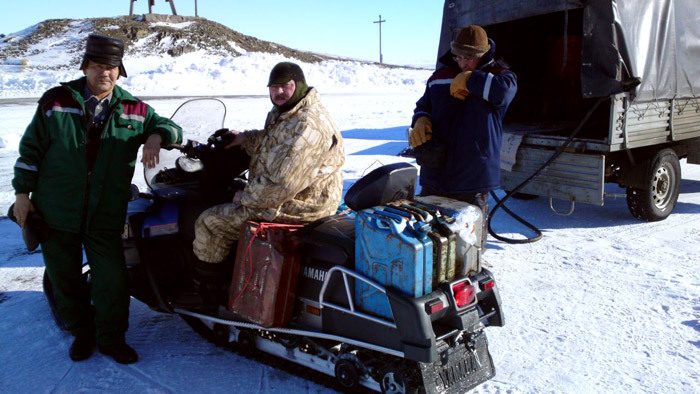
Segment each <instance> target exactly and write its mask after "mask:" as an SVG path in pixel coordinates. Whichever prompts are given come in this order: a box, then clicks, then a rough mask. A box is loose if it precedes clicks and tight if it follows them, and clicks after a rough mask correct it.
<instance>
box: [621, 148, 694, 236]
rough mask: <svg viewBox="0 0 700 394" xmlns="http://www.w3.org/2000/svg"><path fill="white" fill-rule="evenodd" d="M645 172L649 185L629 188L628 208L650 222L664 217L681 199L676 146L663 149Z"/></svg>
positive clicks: (638, 216) (633, 213) (641, 218)
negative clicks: (646, 172)
mask: <svg viewBox="0 0 700 394" xmlns="http://www.w3.org/2000/svg"><path fill="white" fill-rule="evenodd" d="M651 163H652V164H651V167H650V171H649V173H648V174H647V175H646V179H647V181H646V183H647V187H645V188H643V189H638V188H636V187H628V188H627V207H628V208H629V210H630V213H631V214H632V216H634V217H635V218H637V219H640V220H645V221H647V222H656V221H659V220H664V219H666V218H667V217H668V215H670V214H671V212H672V211H673V208H674V207H675V206H676V202H677V201H678V193H679V192H680V188H681V165H680V163H679V161H678V155H676V152H674V151H673V149H662V150H660V151H659V152H657V153H656V155H655V156H654V158H653V159H652V161H651Z"/></svg>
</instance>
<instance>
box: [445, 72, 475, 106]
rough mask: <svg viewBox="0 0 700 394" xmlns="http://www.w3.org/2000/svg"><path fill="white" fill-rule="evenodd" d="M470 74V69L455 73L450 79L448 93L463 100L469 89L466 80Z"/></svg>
mask: <svg viewBox="0 0 700 394" xmlns="http://www.w3.org/2000/svg"><path fill="white" fill-rule="evenodd" d="M471 75H472V72H471V71H465V72H462V73H459V74H457V76H456V77H455V78H454V79H453V80H452V83H451V84H450V94H451V95H452V97H455V98H458V99H460V100H464V99H466V98H467V96H469V90H467V82H468V81H469V77H470V76H471Z"/></svg>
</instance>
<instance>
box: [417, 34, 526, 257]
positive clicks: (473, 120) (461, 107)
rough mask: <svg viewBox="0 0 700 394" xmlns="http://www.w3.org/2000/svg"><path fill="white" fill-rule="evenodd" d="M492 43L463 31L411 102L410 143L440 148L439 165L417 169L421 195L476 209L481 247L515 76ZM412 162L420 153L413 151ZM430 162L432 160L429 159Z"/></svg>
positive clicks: (497, 182)
mask: <svg viewBox="0 0 700 394" xmlns="http://www.w3.org/2000/svg"><path fill="white" fill-rule="evenodd" d="M495 49H496V44H495V43H494V42H493V40H491V39H489V38H488V37H487V35H486V31H484V29H483V28H481V27H480V26H475V25H470V26H466V27H464V28H462V29H461V30H460V31H459V33H458V35H457V37H456V39H455V40H454V41H452V42H451V44H450V51H449V52H447V53H446V54H445V55H443V56H442V57H441V58H440V62H441V63H442V64H443V65H444V67H442V68H439V69H438V70H436V71H435V72H434V73H433V75H432V76H431V77H430V78H429V79H428V83H427V86H426V89H425V93H424V94H423V97H421V98H420V99H419V100H418V102H416V109H415V110H414V114H413V122H412V131H411V133H410V134H409V142H410V144H411V146H412V147H413V148H417V147H419V146H421V145H423V144H425V143H426V142H428V141H429V140H431V139H433V140H435V141H433V142H431V143H432V144H439V145H440V146H442V147H444V149H437V150H431V151H432V152H433V153H432V154H435V152H440V153H439V154H440V155H441V156H443V157H441V158H440V160H437V161H438V162H439V163H437V164H435V165H433V166H430V167H426V166H423V167H422V168H421V174H420V185H421V188H422V191H421V194H422V195H440V196H445V197H450V198H454V199H457V200H461V201H465V202H468V203H470V204H474V205H477V206H479V207H480V208H481V210H482V213H483V216H484V231H483V233H482V247H485V246H486V235H487V228H486V216H487V215H488V192H489V191H491V190H494V189H497V188H498V187H499V186H500V152H501V139H502V133H501V132H502V127H503V124H502V123H503V116H504V115H505V113H506V110H507V109H508V105H509V104H510V102H511V101H512V100H513V97H514V96H515V93H516V91H517V82H516V77H515V74H514V73H513V72H511V71H510V70H508V67H507V65H505V63H503V62H501V61H496V60H494V53H495ZM416 154H417V157H418V156H419V155H420V149H418V150H416ZM433 159H435V158H433Z"/></svg>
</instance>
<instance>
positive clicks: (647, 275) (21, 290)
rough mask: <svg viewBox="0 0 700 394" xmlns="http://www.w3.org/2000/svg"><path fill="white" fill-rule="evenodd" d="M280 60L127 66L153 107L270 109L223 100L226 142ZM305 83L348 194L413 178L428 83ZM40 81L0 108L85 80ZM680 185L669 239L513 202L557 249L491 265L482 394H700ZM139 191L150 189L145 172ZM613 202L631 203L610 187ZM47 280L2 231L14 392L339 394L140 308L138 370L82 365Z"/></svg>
mask: <svg viewBox="0 0 700 394" xmlns="http://www.w3.org/2000/svg"><path fill="white" fill-rule="evenodd" d="M278 60H279V59H276V58H274V57H271V56H270V55H260V56H258V55H255V59H253V56H252V55H251V56H250V57H249V59H248V62H247V63H240V64H239V66H237V67H240V69H239V70H237V71H236V73H237V74H236V73H234V71H232V67H231V65H230V64H229V63H227V61H224V60H221V62H220V63H218V65H217V64H216V63H211V62H210V63H208V65H207V66H205V67H204V68H201V67H195V68H193V65H195V63H196V62H194V61H187V62H188V63H187V62H186V63H184V64H183V63H180V62H179V61H178V63H177V64H171V65H169V66H163V68H162V69H161V68H160V67H161V66H160V65H158V66H157V68H158V70H160V71H158V72H154V71H153V70H154V69H153V66H152V64H155V63H153V61H151V60H148V59H144V61H143V62H142V63H141V62H139V61H138V60H137V59H127V61H126V64H127V70H128V71H129V72H130V75H132V76H131V77H130V78H128V79H126V80H123V83H122V85H123V86H125V87H126V88H127V89H129V90H131V91H132V92H133V93H136V94H139V95H142V96H154V95H179V94H183V95H201V94H205V95H221V94H259V95H263V96H261V97H260V96H258V97H251V96H247V97H227V98H224V102H225V103H226V105H227V107H228V116H227V121H226V126H227V127H229V128H235V129H239V130H241V129H246V128H254V127H255V128H258V127H261V126H262V123H263V121H264V117H265V114H266V111H267V110H268V109H269V107H270V102H269V99H268V98H267V97H265V96H264V94H265V88H264V86H265V81H266V78H267V72H268V71H269V69H270V68H271V67H272V65H273V64H274V63H275V62H276V61H278ZM158 61H162V60H158ZM232 61H233V60H232ZM3 67H7V66H3ZM303 67H304V70H305V71H306V73H307V79H308V81H309V83H310V84H311V85H315V86H317V87H318V88H319V91H320V93H321V95H322V101H323V102H324V103H325V105H326V106H327V107H328V109H329V111H330V112H331V114H332V116H333V117H334V118H335V120H336V122H337V123H338V125H339V126H340V128H341V130H343V136H344V138H345V145H346V157H347V160H346V164H345V167H344V176H345V180H346V182H345V187H346V189H347V187H349V185H351V184H352V182H354V181H355V180H357V179H358V178H359V177H361V176H362V174H364V173H366V172H368V171H369V170H371V169H373V168H375V167H377V166H379V165H381V164H388V163H391V162H396V161H409V162H411V160H410V159H406V158H400V157H397V156H396V153H398V152H399V151H400V150H401V149H402V148H403V147H404V146H405V145H406V136H405V129H406V127H407V126H408V124H409V122H410V116H411V113H412V110H413V105H414V102H415V101H416V99H417V98H418V97H419V96H420V94H421V93H422V89H423V86H422V84H423V83H424V81H425V79H426V78H427V76H428V75H429V72H426V71H410V75H409V74H406V73H409V72H408V71H400V72H399V71H391V70H386V69H379V68H376V67H374V68H372V69H368V68H366V66H362V65H358V64H354V63H338V64H335V65H328V64H321V65H319V66H315V65H303ZM138 70H142V71H138ZM143 70H146V71H143ZM148 70H151V71H148ZM329 70H339V72H338V73H337V74H335V75H334V74H333V73H332V72H331V71H329ZM39 73H40V72H39V71H35V70H34V71H32V70H30V71H26V72H20V71H19V70H15V71H13V74H12V76H8V74H6V73H5V72H4V70H3V72H2V73H1V74H0V82H2V83H1V84H0V86H2V90H0V96H1V97H14V98H19V97H28V96H32V97H36V96H38V95H39V94H40V93H41V90H43V89H44V88H45V87H49V86H52V85H54V84H56V83H57V82H58V81H59V80H65V79H69V78H71V77H74V76H76V75H79V74H78V73H61V72H57V73H49V72H41V75H40V74H39ZM68 74H70V75H68ZM149 75H151V76H152V79H149V78H150V77H149ZM226 75H228V76H226ZM246 75H255V77H252V78H250V79H247V78H246V77H245V76H246ZM132 78H133V79H132ZM343 78H348V80H347V81H346V82H347V86H351V85H350V83H351V82H349V81H350V80H355V81H363V82H362V84H358V85H357V89H355V88H352V89H350V88H349V89H348V91H349V92H350V93H348V92H345V91H344V89H343V88H342V87H343V83H344V82H342V80H343ZM239 80H240V84H239V85H237V83H238V81H239ZM251 80H252V81H254V82H250V81H251ZM144 81H145V82H144ZM366 81H375V82H372V83H375V84H374V85H366V84H367V83H370V82H366ZM380 81H382V82H381V83H380ZM352 83H354V82H352ZM28 86H29V87H28ZM178 86H180V89H179V90H178V88H177V87H178ZM237 86H238V87H237ZM240 86H249V87H250V90H246V89H243V88H240V89H239V87H240ZM352 86H354V85H352ZM183 89H184V93H181V91H182V90H183ZM182 101H183V99H172V98H152V99H150V100H148V102H149V103H150V104H151V105H152V106H154V108H155V109H156V110H157V111H158V112H159V113H160V114H171V113H172V112H173V111H174V109H175V108H176V107H177V106H178V105H179V104H180V103H181V102H182ZM34 109H35V108H34V104H33V102H32V100H2V101H0V212H1V213H4V212H6V211H7V207H8V206H9V204H10V203H11V202H12V200H13V192H12V189H11V186H10V180H11V177H12V166H13V164H14V160H15V159H16V156H17V144H18V142H19V138H20V136H21V134H22V132H23V130H24V128H25V127H26V124H27V123H28V122H29V120H30V118H31V116H32V114H33V111H34ZM188 137H190V138H194V139H200V140H201V139H202V138H203V137H204V135H189V136H188ZM682 171H683V182H682V185H681V195H680V198H679V202H678V205H677V206H676V209H675V212H674V214H672V215H671V216H670V217H669V218H668V219H667V220H665V221H662V222H658V223H642V222H639V221H637V220H635V219H633V218H632V217H631V215H630V214H629V212H628V211H627V207H626V203H625V200H624V198H618V199H615V200H613V199H608V200H606V202H605V206H603V207H595V206H587V205H577V206H576V211H575V212H574V214H573V215H571V216H569V217H562V216H557V215H556V214H554V213H552V212H551V211H550V210H549V207H548V203H547V201H545V200H544V199H542V198H540V199H537V200H534V201H516V200H511V202H509V204H508V206H509V207H510V208H511V209H513V210H514V211H516V212H517V213H519V214H520V215H521V216H523V217H525V218H526V219H529V220H531V221H532V223H533V224H535V225H536V226H537V227H539V228H540V229H542V230H543V232H544V238H543V239H542V240H541V241H539V242H537V243H533V244H528V245H509V244H504V243H501V242H499V241H496V240H494V239H493V238H489V251H488V252H487V253H486V256H485V257H486V259H487V260H488V262H489V264H490V265H492V266H493V272H494V274H495V276H496V279H497V283H498V285H499V286H500V289H501V297H502V303H503V308H504V310H505V316H506V326H505V327H503V328H489V329H487V335H488V337H489V342H490V347H491V353H492V355H493V358H494V362H495V365H496V370H497V375H496V377H495V379H493V380H492V381H489V382H487V383H486V384H484V385H482V386H481V387H479V388H477V389H476V390H475V391H476V392H478V393H493V392H499V393H520V392H527V393H530V392H538V393H539V392H576V393H582V392H585V393H588V392H621V393H626V392H649V393H659V392H667V393H698V392H700V322H699V319H700V269H698V262H700V166H693V165H687V164H686V163H685V162H683V163H682ZM135 181H136V182H137V183H142V182H141V179H140V170H137V171H136V177H135ZM608 191H609V192H611V193H618V194H619V193H623V191H622V190H619V189H617V188H616V187H612V186H611V187H609V190H608ZM500 194H501V195H502V194H503V193H502V192H500ZM492 204H493V202H492ZM493 224H494V229H495V230H496V231H497V232H499V233H504V235H511V236H515V234H516V233H519V232H520V231H521V230H522V229H521V227H519V226H518V225H517V223H515V222H514V221H512V220H510V219H509V218H508V217H506V216H504V214H503V213H502V212H501V213H498V214H497V215H496V216H495V218H494V222H493ZM42 272H43V263H42V260H41V255H40V254H38V253H29V254H28V253H26V251H24V249H23V244H22V241H21V236H20V232H19V230H18V228H17V227H16V226H15V225H14V224H13V223H11V222H10V221H9V220H8V219H7V218H5V217H2V218H0V316H2V318H0V332H1V333H2V335H1V336H0V365H1V366H2V367H0V392H6V393H17V392H57V393H64V392H151V393H180V392H183V393H184V392H192V393H198V392H265V393H267V392H278V391H284V392H289V393H308V392H322V391H327V389H326V388H324V387H321V386H318V385H316V384H314V383H312V382H309V381H307V380H306V379H304V377H303V376H293V375H290V374H288V373H286V372H283V371H280V370H278V369H275V368H272V367H269V366H266V365H261V364H259V363H256V362H254V361H251V360H248V359H246V358H244V357H242V356H239V355H237V354H234V353H230V352H227V351H225V350H222V349H219V348H217V347H215V346H213V345H211V344H209V343H207V342H206V341H205V340H204V339H202V338H200V337H199V336H198V335H197V334H196V333H194V332H193V331H192V330H191V329H190V328H189V327H188V326H187V325H186V324H185V323H184V322H183V321H182V320H181V319H180V318H178V317H176V316H170V315H164V314H160V313H156V312H153V311H151V310H150V309H148V308H147V307H146V306H144V305H143V304H141V303H139V302H138V301H133V302H132V306H131V318H130V329H129V332H128V333H127V341H128V343H130V344H131V345H133V347H134V348H135V349H136V350H137V352H138V353H139V356H140V360H139V362H138V363H136V364H133V365H129V366H123V365H119V364H116V363H114V362H113V361H112V360H111V359H109V358H107V357H105V356H102V355H100V354H95V355H94V356H93V357H92V358H90V359H89V360H87V361H84V362H80V363H73V362H71V361H70V359H69V358H68V354H67V349H68V347H69V345H70V343H71V338H70V337H69V336H68V335H67V334H66V333H64V332H61V331H60V330H59V329H58V328H56V326H55V325H54V323H53V321H52V319H51V316H50V314H49V309H48V307H47V305H46V303H45V301H44V297H43V294H42V292H41V275H42Z"/></svg>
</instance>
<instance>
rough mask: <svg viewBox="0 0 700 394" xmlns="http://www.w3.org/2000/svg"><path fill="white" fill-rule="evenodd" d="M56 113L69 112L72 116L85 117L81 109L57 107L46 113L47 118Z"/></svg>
mask: <svg viewBox="0 0 700 394" xmlns="http://www.w3.org/2000/svg"><path fill="white" fill-rule="evenodd" d="M54 112H68V113H71V114H78V115H80V116H83V110H81V109H80V108H70V107H59V106H58V105H56V106H54V107H52V108H51V109H50V110H48V111H46V117H47V118H50V117H51V114H53V113H54Z"/></svg>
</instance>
